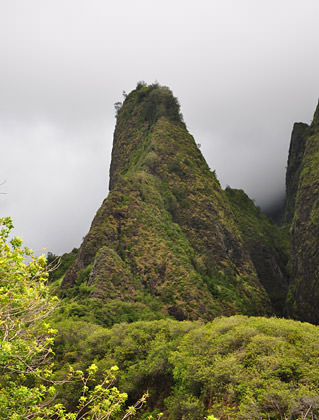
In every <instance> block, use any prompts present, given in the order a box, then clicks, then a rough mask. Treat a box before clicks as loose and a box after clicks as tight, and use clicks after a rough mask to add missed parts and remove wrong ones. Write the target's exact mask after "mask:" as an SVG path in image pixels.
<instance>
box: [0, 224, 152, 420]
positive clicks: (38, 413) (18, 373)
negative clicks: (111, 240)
mask: <svg viewBox="0 0 319 420" xmlns="http://www.w3.org/2000/svg"><path fill="white" fill-rule="evenodd" d="M0 227H1V230H0V279H1V282H0V418H2V419H9V418H10V419H12V420H18V419H28V420H32V419H34V420H48V419H55V420H58V419H60V420H76V419H96V420H98V419H100V420H102V419H109V418H114V416H117V415H118V414H120V413H121V411H122V407H123V404H124V402H125V400H126V398H127V395H126V394H125V393H120V392H119V391H118V389H117V388H116V387H114V386H113V384H114V380H115V376H114V371H116V370H117V368H116V367H111V368H110V369H109V370H108V372H107V373H106V374H105V375H104V377H103V378H102V380H101V382H100V383H99V384H97V385H95V384H94V381H95V377H96V374H97V371H98V367H97V366H96V365H94V364H91V365H90V366H89V367H88V368H87V374H84V373H83V372H82V371H80V370H77V371H74V370H73V369H72V368H71V369H69V370H68V373H67V375H66V376H64V378H63V379H62V380H60V381H59V382H62V383H63V382H68V381H70V380H71V379H72V378H73V379H76V378H78V380H79V381H80V382H81V386H80V389H81V395H80V397H79V400H78V401H77V406H76V408H75V411H73V412H67V410H66V409H65V407H64V406H63V404H60V403H55V402H54V397H55V394H56V386H55V385H56V382H55V381H54V378H53V367H54V366H53V364H52V363H51V361H52V355H53V350H52V345H53V338H54V335H55V333H56V331H55V330H54V329H52V328H51V327H50V325H49V324H48V323H47V318H48V316H49V315H50V313H51V312H52V310H53V309H54V307H55V305H56V303H57V299H56V298H54V297H51V296H50V294H49V288H48V287H47V285H46V280H47V277H48V273H47V271H46V267H47V261H46V259H45V257H44V256H41V257H38V258H36V257H35V256H34V255H33V253H32V250H30V249H28V248H26V247H22V240H21V239H20V238H18V237H14V238H12V239H11V240H10V239H9V238H10V231H11V230H12V228H13V224H12V221H11V219H10V218H8V217H7V218H2V219H0ZM25 258H27V259H28V261H29V262H27V263H26V262H25ZM145 398H146V395H144V396H143V397H142V398H141V399H139V400H138V401H137V403H136V404H135V405H134V406H131V407H129V408H128V409H127V411H126V414H124V417H123V419H124V418H128V417H130V416H132V415H134V414H135V412H136V409H137V408H140V407H141V406H142V405H143V404H144V401H145ZM117 418H118V417H117Z"/></svg>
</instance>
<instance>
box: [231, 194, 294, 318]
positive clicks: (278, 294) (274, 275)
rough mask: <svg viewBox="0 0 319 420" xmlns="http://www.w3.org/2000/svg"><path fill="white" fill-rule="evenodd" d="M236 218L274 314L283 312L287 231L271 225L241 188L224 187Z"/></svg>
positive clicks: (287, 261)
mask: <svg viewBox="0 0 319 420" xmlns="http://www.w3.org/2000/svg"><path fill="white" fill-rule="evenodd" d="M226 193H227V196H228V198H229V200H230V203H231V205H232V209H233V211H234V214H235V218H236V222H237V224H238V226H239V229H240V231H241V234H242V238H243V241H244V244H245V247H246V249H247V250H248V252H249V255H250V258H251V260H252V262H253V264H254V266H255V268H256V271H257V274H258V277H259V279H260V282H261V283H262V285H263V286H264V288H265V289H266V291H267V293H268V295H269V297H270V300H271V303H272V306H273V308H274V310H275V312H276V314H277V315H281V316H283V315H284V313H285V309H284V308H285V300H286V296H287V290H288V284H289V268H288V266H289V251H290V248H289V245H290V244H289V232H288V229H287V228H286V227H285V226H283V227H279V226H276V225H274V224H273V223H272V222H271V221H270V220H269V219H268V217H267V216H266V215H265V214H264V213H263V212H262V211H261V210H260V209H259V208H258V207H256V206H255V204H254V202H253V201H252V200H251V199H250V198H249V197H248V196H247V195H246V194H245V193H244V191H242V190H235V189H231V188H229V187H227V188H226Z"/></svg>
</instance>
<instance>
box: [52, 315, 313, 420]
mask: <svg viewBox="0 0 319 420" xmlns="http://www.w3.org/2000/svg"><path fill="white" fill-rule="evenodd" d="M58 328H59V330H60V333H59V335H58V337H57V339H56V346H55V352H56V355H57V360H58V363H59V366H60V368H61V369H62V370H63V369H65V367H63V366H66V364H67V363H71V364H72V365H73V366H74V369H82V370H83V369H85V367H86V365H87V364H88V363H90V361H94V363H95V364H96V365H97V366H99V367H100V369H101V370H102V369H108V368H109V367H110V366H112V365H113V364H114V363H115V361H116V362H117V363H118V365H119V368H120V374H119V377H118V378H119V386H120V388H121V389H123V390H124V391H125V392H127V393H128V398H129V401H133V400H135V399H136V398H137V396H138V395H139V394H140V393H141V392H145V390H148V393H149V399H148V409H149V410H150V411H151V412H153V413H154V415H155V413H156V410H158V411H161V412H163V413H164V417H163V418H165V419H169V420H184V419H189V420H203V419H204V417H205V416H207V419H211V418H215V417H216V418H217V419H219V420H228V419H229V418H231V419H232V420H247V419H256V420H257V419H264V418H265V419H266V418H267V419H268V418H269V419H272V420H277V419H278V420H279V419H285V418H287V419H290V420H297V419H302V418H304V419H309V420H310V419H311V418H312V417H311V416H313V418H316V416H318V415H319V411H318V410H319V385H318V384H319V357H318V356H319V345H318V343H319V328H318V327H315V326H312V325H310V324H305V323H300V322H296V321H289V320H283V319H276V318H270V319H266V318H254V317H250V318H248V317H244V316H234V317H229V318H218V319H215V320H214V321H213V322H211V323H208V324H206V325H204V324H201V323H198V322H185V321H184V322H177V321H173V320H169V319H166V320H159V321H151V322H135V323H131V324H118V325H114V326H113V327H112V328H111V329H105V328H102V327H100V326H97V325H92V324H86V323H84V322H79V321H68V322H65V321H64V322H63V323H62V322H61V323H60V324H58ZM76 392H78V391H77V389H76V388H74V386H73V387H72V388H70V387H66V388H64V392H63V395H65V396H67V397H68V398H69V399H70V398H71V396H72V395H76ZM306 412H308V414H307V415H305V413H306ZM214 416H215V417H214ZM302 416H304V417H302ZM142 418H143V419H147V415H146V413H143V414H142Z"/></svg>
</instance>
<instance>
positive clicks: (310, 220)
mask: <svg viewBox="0 0 319 420" xmlns="http://www.w3.org/2000/svg"><path fill="white" fill-rule="evenodd" d="M304 133H305V134H306V137H305V140H304V142H305V144H304V146H303V147H304V152H303V155H302V159H301V162H300V163H299V165H298V167H297V175H296V176H295V179H296V180H297V181H298V185H297V188H296V187H295V186H294V190H295V194H294V196H293V199H294V201H295V205H294V214H293V219H292V224H291V274H292V282H291V285H290V289H289V293H288V297H287V310H288V313H289V315H290V316H292V317H295V318H298V319H301V320H305V321H310V322H314V323H319V106H318V108H317V110H316V112H315V115H314V119H313V122H312V124H311V125H310V127H309V128H307V129H306V130H305V131H304ZM300 155H301V153H300ZM288 171H289V167H288Z"/></svg>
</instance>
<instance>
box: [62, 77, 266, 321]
mask: <svg viewBox="0 0 319 420" xmlns="http://www.w3.org/2000/svg"><path fill="white" fill-rule="evenodd" d="M62 289H63V291H64V294H65V295H66V296H73V297H74V298H75V299H76V296H77V297H79V296H81V297H80V298H79V299H78V304H80V305H81V302H82V303H83V302H84V301H83V297H84V296H85V297H86V298H87V300H86V302H85V304H84V303H83V304H84V305H85V306H86V307H87V305H88V304H89V303H88V302H91V303H92V302H93V303H92V307H93V306H94V307H95V308H98V312H99V315H98V317H99V321H100V322H101V323H104V324H108V322H109V321H108V320H109V318H110V312H113V315H114V311H115V312H116V311H118V316H120V315H121V316H122V315H123V312H125V311H126V312H132V311H133V312H134V311H135V313H136V310H137V311H138V312H139V313H140V315H138V316H140V317H141V318H144V316H146V317H148V316H150V314H149V309H150V310H151V312H152V313H153V314H154V317H155V318H156V317H157V318H159V317H162V316H166V315H171V316H173V317H175V318H176V319H178V320H184V319H204V320H209V319H212V318H213V317H215V316H216V315H220V314H224V315H225V314H226V315H230V314H234V313H244V314H269V313H271V312H273V309H272V307H271V303H270V299H269V296H268V294H267V292H266V290H265V287H264V286H263V284H262V283H261V281H260V279H259V278H258V274H257V272H256V268H255V265H254V264H253V262H252V259H251V257H250V253H249V251H248V249H247V247H246V246H245V242H244V239H243V235H242V231H241V229H240V228H239V226H238V222H237V220H236V217H235V214H234V210H233V208H232V206H231V204H230V201H229V199H228V197H227V196H226V194H225V192H224V191H223V190H222V189H221V187H220V185H219V182H218V180H217V179H216V177H215V175H214V174H213V173H212V172H211V171H210V170H209V168H208V166H207V164H206V162H205V160H204V158H203V156H202V154H201V153H200V151H199V149H198V148H197V146H196V143H195V141H194V139H193V137H192V136H191V135H190V134H189V133H188V131H187V129H186V126H185V124H184V123H183V121H182V119H181V115H180V112H179V105H178V102H177V100H176V98H174V96H173V95H172V93H171V91H170V90H169V89H168V88H165V87H160V86H159V85H157V84H155V85H151V86H145V85H143V84H140V85H138V87H137V89H136V90H134V91H133V92H131V93H130V94H129V95H128V96H127V97H126V99H125V101H124V103H123V106H122V107H121V108H120V109H119V111H118V116H117V125H116V129H115V133H114V144H113V151H112V164H111V171H110V193H109V196H108V197H107V199H106V200H105V201H104V202H103V204H102V206H101V208H100V209H99V210H98V212H97V214H96V216H95V218H94V220H93V222H92V226H91V229H90V231H89V233H88V234H87V236H86V237H85V239H84V241H83V243H82V245H81V247H80V249H79V252H78V256H77V258H76V260H75V263H74V264H73V265H72V266H71V267H70V269H69V270H68V272H67V273H66V275H65V277H64V280H63V283H62ZM80 289H81V293H78V292H79V290H80ZM119 302H121V304H118V305H117V303H119ZM110 307H112V310H111V309H110ZM151 307H152V308H151ZM77 310H78V311H80V312H81V311H82V310H84V308H78V309H77ZM143 311H144V312H143ZM143 313H144V315H143ZM146 313H147V315H145V314H146ZM116 316H117V315H116V314H115V315H114V317H115V318H116ZM134 320H135V318H134Z"/></svg>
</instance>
